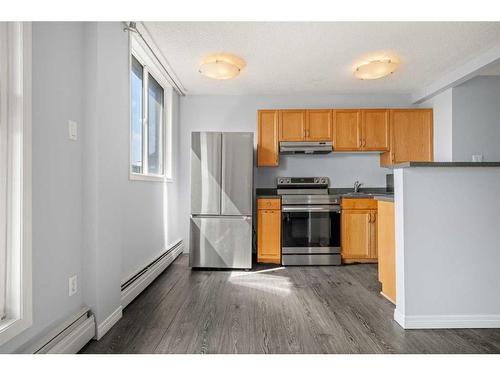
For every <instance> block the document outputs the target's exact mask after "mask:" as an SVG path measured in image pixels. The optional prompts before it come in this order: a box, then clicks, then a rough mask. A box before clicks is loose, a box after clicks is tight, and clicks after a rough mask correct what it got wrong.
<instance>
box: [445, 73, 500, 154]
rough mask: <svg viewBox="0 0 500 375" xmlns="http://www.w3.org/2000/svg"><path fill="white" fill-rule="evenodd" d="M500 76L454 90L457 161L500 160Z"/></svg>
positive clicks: (474, 79) (480, 80) (454, 137)
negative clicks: (481, 157) (474, 157)
mask: <svg viewBox="0 0 500 375" xmlns="http://www.w3.org/2000/svg"><path fill="white" fill-rule="evenodd" d="M499 140H500V76H479V77H475V78H473V79H471V80H469V81H467V82H465V83H463V84H461V85H459V86H457V87H455V88H453V160H454V161H471V160H472V155H473V154H483V155H484V160H485V161H498V160H500V147H499V143H498V142H499Z"/></svg>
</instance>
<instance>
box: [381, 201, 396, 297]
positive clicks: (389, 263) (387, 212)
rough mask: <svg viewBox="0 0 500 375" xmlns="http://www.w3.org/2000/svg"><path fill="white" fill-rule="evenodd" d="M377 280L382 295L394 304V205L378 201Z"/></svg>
mask: <svg viewBox="0 0 500 375" xmlns="http://www.w3.org/2000/svg"><path fill="white" fill-rule="evenodd" d="M377 247H378V279H379V281H380V282H381V284H382V295H383V296H384V297H386V298H387V299H388V300H390V301H391V302H393V303H396V235H395V227H394V203H393V202H383V201H378V227H377Z"/></svg>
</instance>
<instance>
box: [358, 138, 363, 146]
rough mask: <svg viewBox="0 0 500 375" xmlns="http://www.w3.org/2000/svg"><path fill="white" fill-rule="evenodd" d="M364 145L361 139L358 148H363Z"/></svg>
mask: <svg viewBox="0 0 500 375" xmlns="http://www.w3.org/2000/svg"><path fill="white" fill-rule="evenodd" d="M362 145H363V142H362V141H361V139H360V140H359V146H358V148H361V146H362Z"/></svg>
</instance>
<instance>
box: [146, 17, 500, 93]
mask: <svg viewBox="0 0 500 375" xmlns="http://www.w3.org/2000/svg"><path fill="white" fill-rule="evenodd" d="M144 24H145V26H146V28H147V29H148V30H149V32H150V34H151V36H152V37H153V39H154V41H155V42H156V44H157V45H158V47H159V48H160V49H161V50H162V52H163V54H164V55H165V57H166V58H167V60H168V63H169V64H170V66H171V67H172V69H173V71H174V72H175V74H176V75H177V77H178V78H179V80H180V81H181V83H182V85H183V86H184V87H185V88H186V89H187V93H188V95H189V94H260V95H262V94H307V93H310V94H330V93H331V94H334V93H378V92H381V93H413V92H415V91H416V90H418V89H421V88H422V87H424V86H425V85H426V84H428V83H430V82H432V81H434V80H435V79H437V78H439V77H440V76H441V75H443V74H445V73H447V72H448V71H450V70H452V69H453V68H455V67H457V66H459V65H461V64H463V63H465V62H466V61H468V60H469V59H471V58H472V57H474V56H475V55H477V54H478V53H481V52H482V51H485V50H487V49H489V48H491V47H493V46H494V45H497V44H499V43H500V22H436V23H431V22H404V23H403V22H392V23H391V22H328V23H318V22H311V23H309V22H247V23H244V22H241V23H239V22H145V23H144ZM214 52H230V53H234V54H236V55H239V56H240V57H242V58H243V59H244V60H245V61H246V63H247V66H246V68H245V69H244V70H243V71H242V73H241V74H240V76H239V77H237V78H236V79H234V80H228V81H215V80H211V79H208V78H205V77H203V76H201V75H200V74H199V73H198V67H199V64H200V62H201V60H202V59H203V57H204V56H205V55H207V54H210V53H214ZM396 56H397V57H398V58H399V60H400V63H401V65H400V68H399V70H398V71H396V72H395V73H394V74H393V75H391V76H390V77H387V78H384V79H380V80H374V81H360V80H358V79H355V78H354V77H353V75H352V71H353V70H354V67H355V66H356V64H357V63H359V62H362V61H363V60H365V59H367V60H372V59H376V58H381V57H393V58H394V57H396Z"/></svg>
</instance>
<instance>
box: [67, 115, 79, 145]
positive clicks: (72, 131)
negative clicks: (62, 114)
mask: <svg viewBox="0 0 500 375" xmlns="http://www.w3.org/2000/svg"><path fill="white" fill-rule="evenodd" d="M68 135H69V139H71V140H72V141H76V140H78V124H77V123H76V121H71V120H69V121H68Z"/></svg>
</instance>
